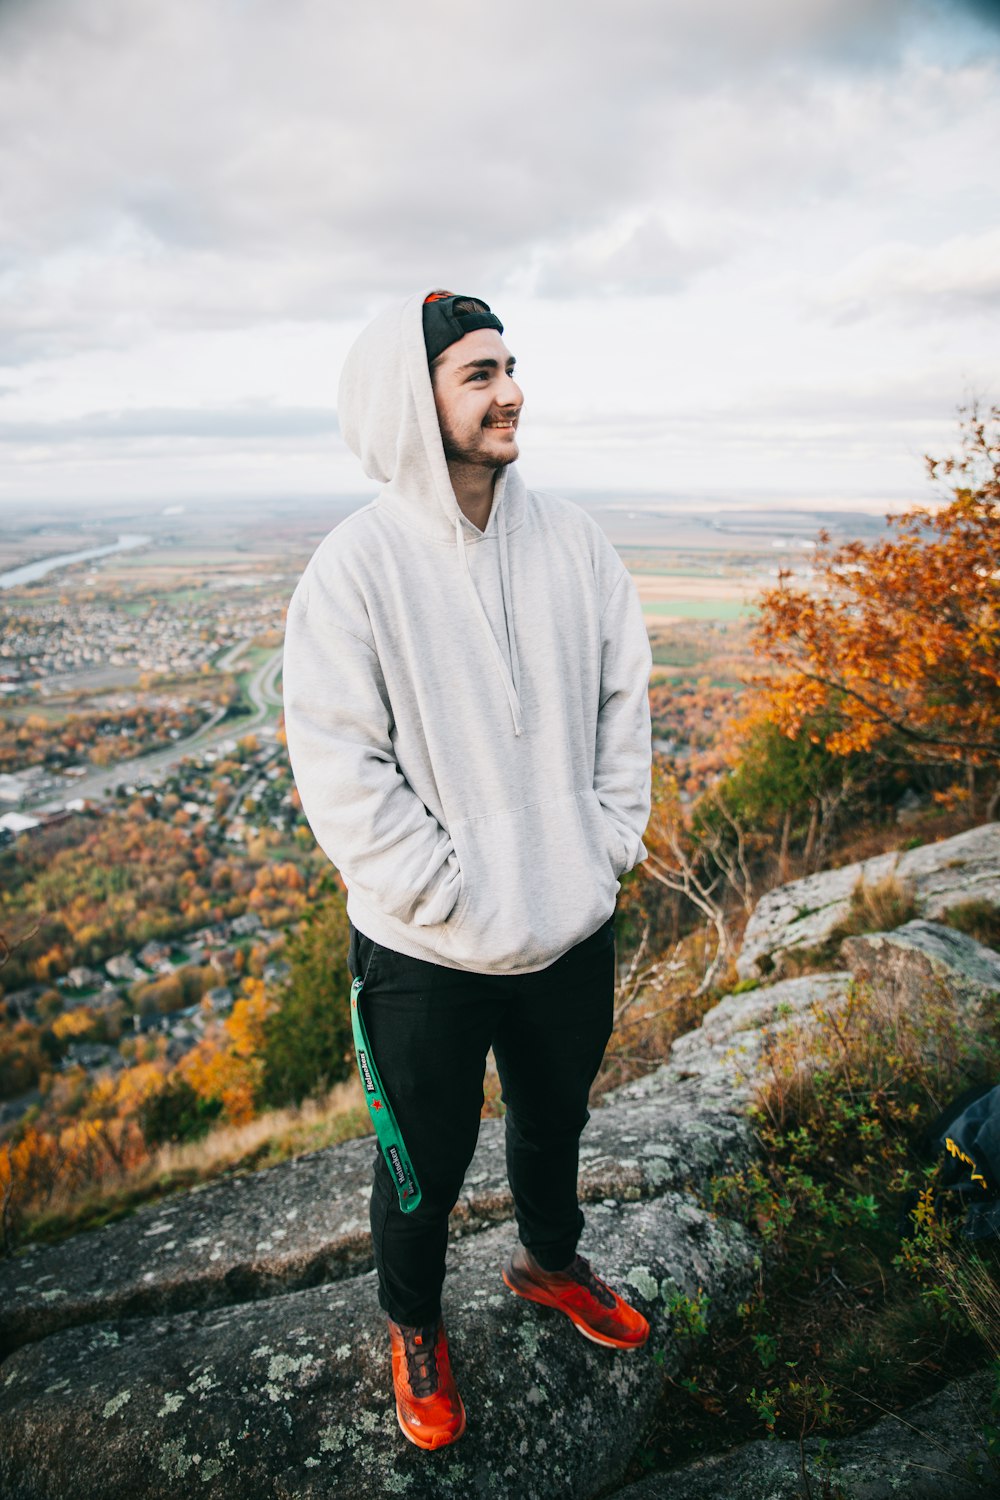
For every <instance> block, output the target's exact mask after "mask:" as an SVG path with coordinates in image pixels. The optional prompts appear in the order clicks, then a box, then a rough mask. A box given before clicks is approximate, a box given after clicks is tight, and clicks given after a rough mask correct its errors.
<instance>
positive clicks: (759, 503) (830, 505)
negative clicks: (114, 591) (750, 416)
mask: <svg viewBox="0 0 1000 1500" xmlns="http://www.w3.org/2000/svg"><path fill="white" fill-rule="evenodd" d="M529 488H530V489H533V490H536V491H537V492H538V493H542V494H553V495H562V496H563V497H565V498H566V499H567V500H573V501H576V502H577V503H578V504H582V505H586V504H594V505H596V504H600V505H604V506H610V507H614V508H616V509H627V508H629V507H632V506H643V507H645V506H651V505H655V506H659V507H661V508H663V509H673V510H684V509H692V508H695V507H703V506H706V505H711V506H713V507H714V508H715V509H716V510H718V509H720V508H721V510H722V511H726V510H733V511H737V512H744V511H755V510H758V511H792V512H794V511H803V512H815V511H821V510H829V511H833V512H843V513H844V514H862V515H880V514H882V513H883V512H891V513H893V514H898V513H901V512H902V511H905V510H911V509H915V508H916V507H918V506H924V507H927V508H929V509H933V508H935V507H938V506H940V505H942V504H944V503H946V498H947V497H946V496H944V495H942V494H941V493H936V494H935V493H933V492H932V490H931V485H930V482H929V481H925V484H924V491H925V492H924V493H923V494H922V495H920V494H917V493H913V494H895V495H893V494H884V495H871V496H835V495H820V494H817V495H808V494H805V495H804V494H798V495H778V494H774V493H773V492H772V491H768V490H749V489H748V490H744V491H742V492H741V493H737V494H721V493H718V492H712V491H705V492H703V493H699V492H692V491H689V492H685V493H679V492H677V491H670V490H653V489H651V490H638V489H634V488H633V489H629V490H625V491H615V490H607V489H581V488H579V487H578V486H570V485H564V486H561V487H556V486H553V485H545V486H542V485H529ZM377 494H378V486H377V485H374V484H373V485H372V487H371V489H369V490H361V489H357V490H331V491H329V492H328V493H324V492H322V491H315V492H313V491H304V492H300V493H298V494H281V493H280V492H271V493H268V492H250V493H245V494H237V493H215V494H203V495H194V496H185V497H184V498H183V499H176V500H170V499H166V498H164V497H163V496H160V495H135V496H114V497H104V498H97V497H93V496H77V497H72V498H67V497H65V496H46V497H40V496H36V497H32V499H31V502H30V503H31V505H32V506H34V507H36V508H38V509H41V510H45V511H54V512H59V513H60V514H64V515H66V514H69V513H72V512H75V511H79V512H80V515H79V519H83V518H84V516H85V515H86V513H87V512H88V511H89V512H91V513H93V512H95V511H102V512H103V513H104V515H105V516H106V517H108V518H109V519H110V518H111V516H112V514H118V513H120V514H122V515H123V516H127V515H128V514H129V513H130V509H135V510H137V511H140V512H142V513H143V514H148V513H152V514H154V515H161V516H166V515H177V516H180V515H185V514H189V513H191V512H192V511H193V510H194V509H196V508H203V507H206V506H220V507H229V506H233V505H246V506H253V507H258V506H282V505H285V506H292V507H295V506H303V507H306V506H308V507H313V508H314V507H317V506H322V505H324V504H337V505H344V504H351V505H357V506H361V505H366V504H368V503H369V502H370V501H371V500H374V499H375V497H376V495H377ZM27 503H28V502H27V501H26V500H24V499H18V498H17V497H15V496H5V495H0V515H3V514H11V513H14V512H17V513H18V514H19V515H23V510H24V506H25V505H26V504H27Z"/></svg>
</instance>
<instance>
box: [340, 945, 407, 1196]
mask: <svg viewBox="0 0 1000 1500" xmlns="http://www.w3.org/2000/svg"><path fill="white" fill-rule="evenodd" d="M363 983H364V981H363V979H362V978H361V976H360V974H359V975H358V977H357V979H356V980H355V981H354V983H353V984H352V985H351V1028H352V1030H353V1032H354V1051H355V1054H356V1055H357V1059H358V1072H359V1073H360V1074H361V1086H362V1088H363V1089H364V1091H365V1102H366V1103H367V1105H368V1113H369V1114H370V1115H371V1117H372V1124H373V1125H374V1126H375V1134H376V1135H377V1136H378V1143H379V1146H380V1147H381V1148H382V1155H383V1156H384V1157H385V1161H386V1166H387V1167H388V1168H389V1173H390V1175H391V1177H392V1180H393V1182H395V1184H396V1191H397V1193H398V1194H399V1206H400V1208H401V1209H402V1211H403V1213H404V1214H411V1213H412V1212H413V1210H414V1209H415V1208H416V1206H417V1204H418V1203H419V1202H420V1184H419V1182H418V1181H417V1174H416V1173H415V1172H414V1170H413V1163H412V1162H411V1161H410V1158H409V1156H408V1154H407V1150H406V1147H405V1145H404V1144H403V1135H402V1131H401V1130H400V1128H399V1126H398V1125H397V1124H396V1116H395V1115H394V1114H393V1112H392V1106H391V1105H390V1103H389V1101H388V1099H387V1098H386V1097H385V1090H384V1089H383V1087H382V1080H381V1078H379V1076H378V1069H377V1068H376V1066H375V1059H374V1058H373V1057H372V1053H371V1047H370V1046H369V1045H368V1034H367V1032H366V1031H365V1023H364V1021H363V1020H362V1019H361V1009H360V1007H359V1005H358V1000H359V998H360V996H361V989H362V985H363Z"/></svg>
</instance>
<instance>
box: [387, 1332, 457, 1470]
mask: <svg viewBox="0 0 1000 1500" xmlns="http://www.w3.org/2000/svg"><path fill="white" fill-rule="evenodd" d="M386 1322H387V1323H388V1325H389V1338H390V1341H391V1343H392V1384H393V1388H394V1390H395V1393H396V1416H397V1417H398V1419H399V1425H400V1428H401V1429H402V1432H403V1436H404V1437H408V1438H409V1440H410V1442H411V1443H416V1445H417V1447H418V1448H443V1447H444V1446H445V1445H446V1444H447V1443H453V1442H455V1440H456V1439H457V1438H460V1437H461V1436H462V1433H463V1432H464V1431H465V1407H464V1406H463V1405H462V1398H461V1396H460V1395H459V1394H458V1388H457V1386H456V1385H455V1378H454V1376H453V1375H452V1373H451V1361H450V1359H449V1358H448V1339H447V1337H446V1335H445V1331H444V1324H443V1323H442V1322H441V1320H440V1319H439V1320H438V1321H437V1322H436V1323H430V1324H428V1326H427V1327H426V1328H410V1327H407V1326H406V1325H404V1324H402V1323H394V1322H393V1320H392V1319H391V1318H387V1319H386Z"/></svg>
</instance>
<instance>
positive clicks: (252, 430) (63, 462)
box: [0, 0, 1000, 508]
mask: <svg viewBox="0 0 1000 1500" xmlns="http://www.w3.org/2000/svg"><path fill="white" fill-rule="evenodd" d="M998 84H1000V4H998V3H987V0H979V3H973V0H965V3H959V0H754V3H752V4H748V3H747V0H603V3H595V0H505V3H504V4H503V5H492V6H487V5H484V4H473V3H471V0H421V3H420V4H414V3H413V0H363V3H358V0H351V3H347V0H169V3H167V0H0V499H2V501H3V502H4V503H5V504H6V505H8V506H9V505H10V504H14V503H19V502H28V501H31V500H32V499H36V498H37V499H41V498H52V499H59V500H63V499H71V498H79V499H80V500H81V501H84V500H88V499H93V498H100V497H103V496H110V497H115V498H127V497H135V498H138V499H150V498H153V499H156V498H162V499H163V500H164V502H165V503H166V502H169V501H172V500H192V499H195V498H197V497H203V496H225V497H239V496H241V495H275V496H284V495H287V496H289V497H294V496H296V495H304V494H309V495H316V494H324V493H334V492H360V493H364V492H366V491H371V489H372V486H371V484H370V482H369V481H367V480H365V478H364V476H363V475H362V473H361V470H360V468H359V466H358V464H357V462H356V460H355V459H354V458H353V456H352V455H351V454H350V453H349V452H348V451H347V450H346V448H345V447H344V446H343V444H342V443H341V441H340V439H339V437H338V434H337V423H336V410H335V398H336V389H337V378H338V375H339V370H340V365H341V362H342V360H343V356H344V353H345V352H346V350H347V348H348V347H349V345H350V342H351V340H352V339H353V338H354V336H355V335H356V334H357V332H358V331H359V329H360V328H361V327H362V326H363V325H364V323H365V322H366V321H367V320H368V319H369V318H370V317H371V316H373V315H374V314H375V313H376V312H377V311H379V310H380V308H382V307H383V306H385V305H386V303H388V302H390V301H392V300H398V299H400V298H402V297H404V296H406V295H408V294H409V293H411V292H413V291H415V290H419V289H420V288H422V287H424V286H431V285H433V286H445V287H450V288H453V289H455V290H458V291H466V292H472V293H475V294H477V295H479V296H482V297H484V298H485V299H486V300H487V301H488V302H489V303H490V304H491V305H492V306H493V308H494V310H495V311H497V312H498V313H499V314H500V316H501V318H502V319H503V320H504V323H505V325H506V334H505V337H506V340H507V343H508V345H509V347H510V348H511V349H512V351H513V352H514V353H515V355H516V356H517V358H518V362H519V371H520V379H521V383H522V386H523V389H524V391H525V417H524V424H523V430H522V441H521V454H522V457H521V465H520V466H521V470H522V472H523V474H524V476H525V478H526V480H527V481H528V483H529V484H534V485H536V486H538V487H540V488H548V489H560V488H562V489H566V490H573V491H579V490H581V489H601V490H605V491H611V492H616V493H618V492H620V493H621V494H622V496H623V497H624V496H630V495H635V494H637V493H642V492H653V493H660V494H665V495H670V496H676V497H679V498H681V499H683V498H687V497H691V498H694V499H700V500H704V501H712V500H718V501H734V502H739V501H741V500H754V501H760V500H762V499H763V500H774V501H778V502H792V501H795V500H799V499H802V500H824V501H839V502H844V503H848V504H855V505H857V504H859V503H867V504H870V505H872V506H873V507H874V508H878V507H879V506H882V507H883V508H889V507H890V506H892V505H894V504H899V503H901V502H904V501H906V502H909V501H912V500H926V499H927V498H928V497H929V496H930V494H931V491H930V490H929V489H928V487H927V484H926V481H925V478H924V472H923V464H922V457H921V456H922V454H923V453H924V452H926V451H928V450H931V451H934V452H936V453H940V452H942V451H944V450H947V449H949V448H951V447H952V446H953V442H954V434H955V431H956V422H955V411H956V407H957V406H958V404H959V403H960V402H961V401H963V399H965V398H966V397H968V396H970V395H978V396H979V397H981V398H983V399H985V400H986V401H987V402H990V401H998V400H1000V379H998V368H997V351H998V350H1000V319H998V309H1000V194H998V187H997V160H998V156H1000V87H998Z"/></svg>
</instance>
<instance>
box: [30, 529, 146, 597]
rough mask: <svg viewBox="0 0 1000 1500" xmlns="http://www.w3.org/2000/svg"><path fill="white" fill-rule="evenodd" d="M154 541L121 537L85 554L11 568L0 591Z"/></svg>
mask: <svg viewBox="0 0 1000 1500" xmlns="http://www.w3.org/2000/svg"><path fill="white" fill-rule="evenodd" d="M150 541H152V537H148V536H120V537H119V538H118V540H117V542H114V543H113V544H112V545H111V546H108V547H88V548H87V549H86V551H84V552H58V553H56V554H55V556H53V557H42V558H40V559H39V560H38V562H33V563H25V565H24V567H23V568H11V570H10V572H9V573H0V589H13V588H17V586H18V584H22V583H34V581H35V579H36V578H44V577H45V575H46V573H54V572H55V571H56V569H57V568H65V567H67V566H68V565H69V564H70V563H77V562H90V561H91V559H92V558H95V557H110V555H111V553H112V552H128V551H130V550H131V548H133V547H144V546H145V545H146V543H147V542H150Z"/></svg>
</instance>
